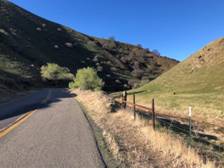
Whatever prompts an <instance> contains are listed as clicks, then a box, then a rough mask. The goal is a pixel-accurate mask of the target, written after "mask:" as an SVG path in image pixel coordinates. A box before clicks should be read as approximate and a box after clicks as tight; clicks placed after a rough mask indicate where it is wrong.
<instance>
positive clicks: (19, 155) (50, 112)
mask: <svg viewBox="0 0 224 168" xmlns="http://www.w3.org/2000/svg"><path fill="white" fill-rule="evenodd" d="M7 105H8V106H7ZM34 109H37V110H35V112H33V114H32V116H31V117H30V118H29V119H28V120H26V121H25V122H24V123H22V124H21V125H20V126H19V127H18V128H16V129H14V130H13V131H12V132H10V133H9V134H7V135H6V136H5V137H3V138H1V139H0V167H2V168H100V167H105V166H104V164H103V162H102V160H101V158H100V155H99V152H98V150H97V146H96V143H95V139H94V137H93V133H92V132H91V129H90V126H89V124H88V122H87V120H86V118H85V116H84V114H83V112H82V110H81V108H80V106H79V104H78V103H77V102H76V101H75V100H74V95H71V93H70V92H68V91H67V90H65V89H44V90H41V91H35V92H33V93H31V94H30V95H28V96H26V97H23V98H19V99H17V100H14V101H12V102H10V103H8V104H3V105H0V125H2V127H4V126H5V125H6V123H10V122H11V121H12V120H15V118H17V117H18V116H20V115H21V114H23V113H24V112H25V111H27V110H34ZM11 118H13V119H11ZM1 123H2V124H1Z"/></svg>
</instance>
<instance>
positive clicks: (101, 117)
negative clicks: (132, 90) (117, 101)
mask: <svg viewBox="0 0 224 168" xmlns="http://www.w3.org/2000/svg"><path fill="white" fill-rule="evenodd" d="M74 92H75V93H76V94H77V99H78V100H79V101H80V102H81V103H82V104H83V105H84V106H85V108H86V109H87V112H88V115H89V116H90V117H91V118H92V120H93V121H94V122H95V124H96V125H97V126H98V127H100V129H102V130H103V136H104V139H105V142H106V144H107V146H108V150H109V151H110V152H111V153H112V154H113V156H114V157H115V158H116V159H117V160H118V161H119V162H120V167H133V168H134V167H138V168H143V167H144V168H145V167H158V168H160V167H161V168H164V167H167V168H179V167H186V168H213V167H215V166H214V165H213V163H210V162H207V164H203V160H202V159H201V158H200V156H199V155H198V154H197V152H196V151H195V150H194V149H192V148H190V147H188V146H187V145H186V144H185V143H184V140H183V139H182V138H181V137H179V136H176V135H173V134H170V133H169V132H167V131H166V130H159V131H156V132H155V131H154V130H153V129H152V126H151V125H148V124H145V122H144V121H143V120H141V119H140V118H138V119H137V120H136V121H134V118H133V114H131V113H129V112H128V111H125V110H122V109H121V110H118V111H116V112H115V113H111V99H110V98H109V97H108V96H106V95H104V94H103V93H102V92H91V91H81V90H75V91H74ZM86 102H88V103H86Z"/></svg>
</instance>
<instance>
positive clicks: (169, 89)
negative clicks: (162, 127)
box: [138, 38, 224, 122]
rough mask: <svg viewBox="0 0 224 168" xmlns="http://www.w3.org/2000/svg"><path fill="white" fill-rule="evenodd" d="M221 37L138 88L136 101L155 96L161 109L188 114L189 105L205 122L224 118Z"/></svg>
mask: <svg viewBox="0 0 224 168" xmlns="http://www.w3.org/2000/svg"><path fill="white" fill-rule="evenodd" d="M223 74H224V38H221V39H218V40H216V41H214V42H212V43H210V44H208V45H207V46H205V47H204V48H202V49H201V50H200V51H198V52H196V53H195V54H193V55H192V56H190V57H189V58H188V59H186V60H185V61H183V62H181V63H180V64H178V65H176V66H175V67H174V68H172V69H171V70H169V71H168V72H166V73H164V74H163V75H161V76H160V77H158V78H157V79H155V80H154V81H152V82H150V83H149V84H147V85H145V86H143V87H141V88H140V89H139V90H142V91H144V92H143V93H141V94H139V95H138V98H139V101H140V102H142V103H147V100H150V98H152V97H155V98H156V99H157V105H158V108H159V109H160V110H163V111H169V112H171V113H172V112H177V113H178V115H185V116H186V115H187V108H188V106H193V108H194V114H195V116H197V117H201V118H203V119H205V118H206V119H207V120H213V121H214V120H216V122H217V121H218V119H217V118H219V119H220V118H224V104H223V98H224V96H223V93H224V76H223Z"/></svg>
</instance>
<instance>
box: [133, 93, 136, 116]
mask: <svg viewBox="0 0 224 168" xmlns="http://www.w3.org/2000/svg"><path fill="white" fill-rule="evenodd" d="M133 112H134V120H135V119H136V108H135V94H133Z"/></svg>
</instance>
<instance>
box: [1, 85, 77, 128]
mask: <svg viewBox="0 0 224 168" xmlns="http://www.w3.org/2000/svg"><path fill="white" fill-rule="evenodd" d="M50 90H51V94H50V95H47V96H46V95H45V97H44V96H42V97H43V98H41V96H40V95H41V93H40V95H38V96H39V97H40V98H38V100H36V101H35V100H29V99H32V98H33V97H35V95H34V96H32V95H28V96H24V97H23V98H22V99H20V100H15V101H11V102H9V103H5V104H4V105H2V106H0V129H1V127H3V126H4V125H5V124H4V120H6V121H5V123H10V122H12V121H13V120H16V119H17V118H18V117H19V116H21V115H22V114H25V113H27V112H31V111H34V110H39V109H44V108H48V107H50V106H51V104H53V103H57V102H60V101H62V100H63V99H66V98H73V97H76V94H74V93H71V92H70V91H69V90H68V89H50ZM40 92H41V91H40ZM43 93H44V92H43ZM44 94H46V93H44ZM39 99H40V100H39ZM20 101H21V102H20ZM25 101H27V102H29V101H30V103H27V102H25Z"/></svg>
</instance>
